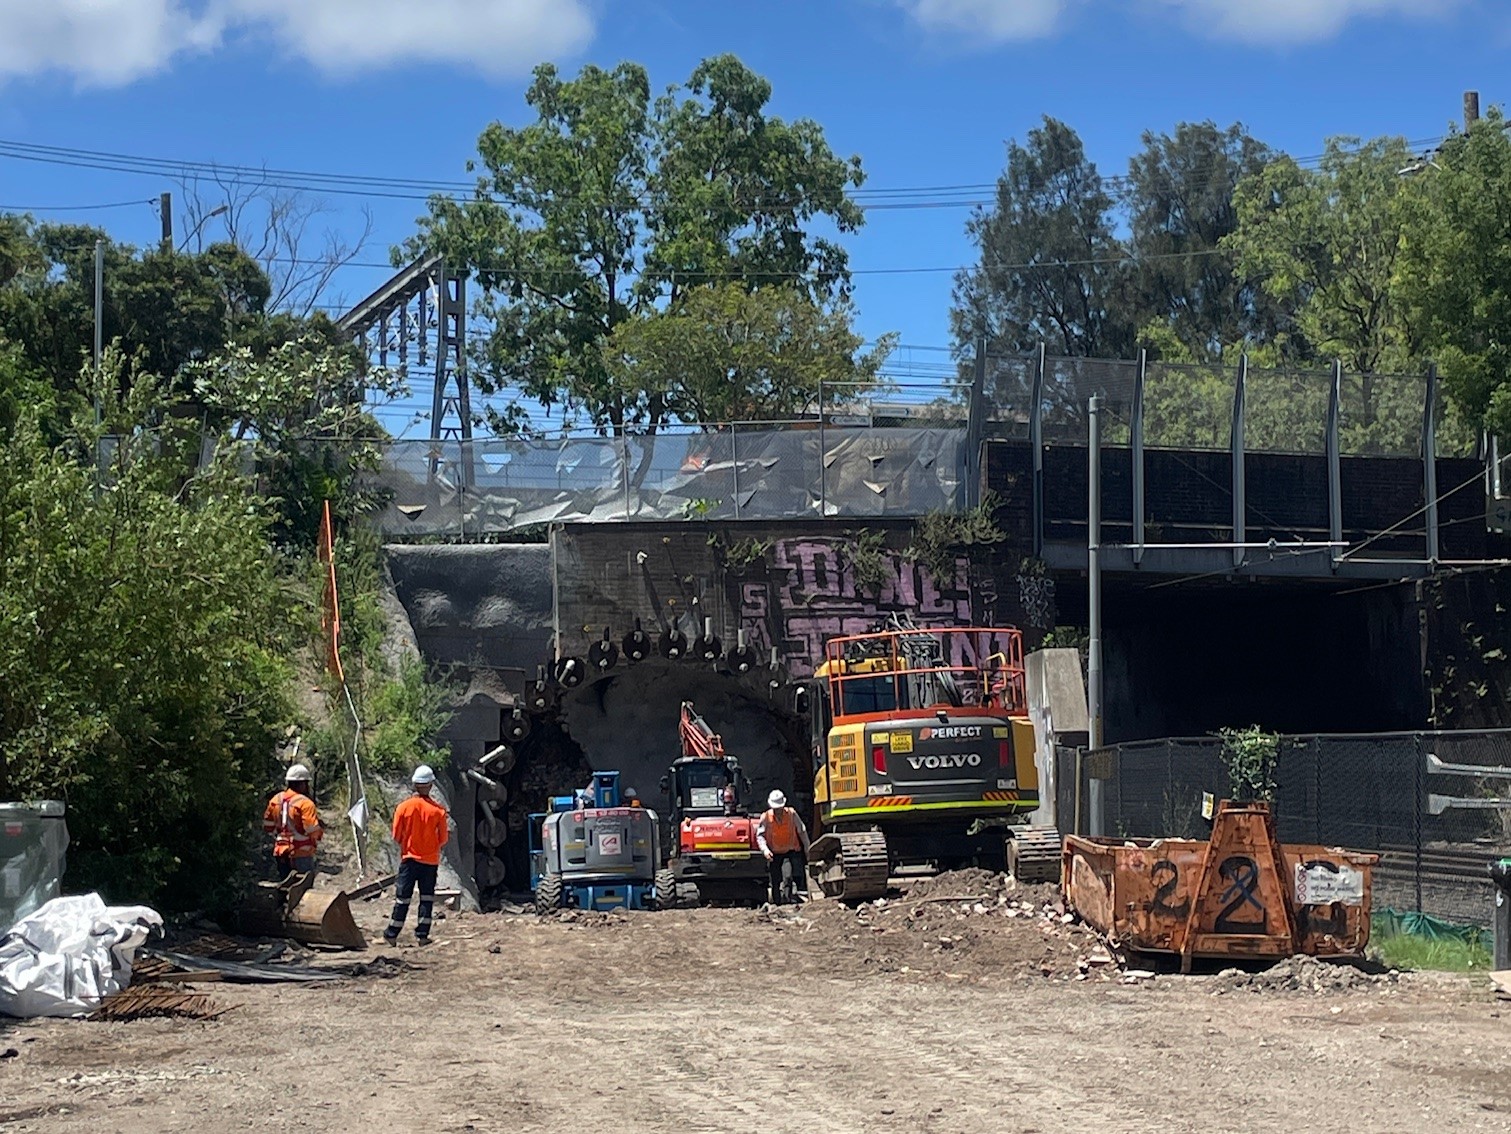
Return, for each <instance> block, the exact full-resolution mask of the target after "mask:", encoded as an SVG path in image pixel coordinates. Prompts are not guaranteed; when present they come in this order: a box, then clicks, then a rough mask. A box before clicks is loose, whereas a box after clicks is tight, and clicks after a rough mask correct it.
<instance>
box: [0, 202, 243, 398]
mask: <svg viewBox="0 0 1511 1134" xmlns="http://www.w3.org/2000/svg"><path fill="white" fill-rule="evenodd" d="M97 239H104V240H105V249H104V252H105V265H104V266H105V271H104V279H105V294H104V300H105V302H104V310H103V316H104V320H103V328H102V330H103V337H104V341H105V342H106V343H112V342H114V343H117V344H119V346H120V347H121V349H122V350H123V351H125V352H126V353H127V354H128V355H129V356H131V358H132V359H133V360H134V363H135V365H136V366H139V367H140V368H141V369H142V370H143V371H144V372H146V373H149V374H156V375H162V376H164V377H167V378H169V379H174V378H176V377H177V376H178V375H180V373H181V372H182V371H183V369H184V368H185V367H186V366H187V365H189V364H190V363H192V362H195V361H198V360H203V359H205V358H208V357H209V356H210V355H211V354H213V353H214V352H215V351H217V350H219V349H220V348H221V347H223V346H224V345H225V344H226V342H227V341H228V340H229V339H231V338H233V337H235V336H236V335H238V334H247V335H249V336H258V335H263V336H265V334H266V332H265V329H264V328H265V326H266V324H267V321H268V313H267V311H266V306H265V305H266V302H267V298H268V283H267V278H266V277H265V276H264V275H263V274H262V270H261V269H260V268H259V267H258V266H257V264H256V263H255V262H254V261H252V260H251V259H250V258H249V257H248V256H246V254H245V253H243V252H241V251H240V250H239V249H237V248H236V247H235V246H233V245H229V244H213V245H211V246H210V247H208V248H207V249H205V250H204V251H203V252H202V253H198V254H196V255H192V256H189V255H183V254H180V253H177V252H165V251H162V250H159V249H150V250H148V251H146V252H142V253H138V252H137V250H136V249H134V248H132V247H131V246H130V245H125V244H118V243H116V242H114V241H111V240H109V239H108V238H107V237H106V234H105V233H104V232H103V231H102V230H100V229H95V228H89V227H85V226H79V225H35V224H33V223H32V222H31V221H30V220H29V218H26V217H18V216H14V215H10V216H6V217H4V218H0V338H3V339H5V340H8V341H9V342H10V343H11V344H12V345H13V347H14V348H15V349H16V350H17V351H19V355H20V360H21V361H20V363H19V371H20V374H19V377H18V380H22V379H24V380H26V381H29V382H31V381H35V380H38V379H42V380H45V381H47V382H49V383H50V384H51V385H52V386H53V388H54V390H55V391H56V397H57V403H58V412H59V414H60V415H62V418H66V416H67V414H68V413H69V412H71V410H72V409H74V408H77V407H79V406H80V405H82V404H84V403H85V401H87V399H85V398H84V394H83V390H82V387H81V382H80V377H79V376H80V373H81V370H80V365H81V363H82V362H84V361H85V360H86V359H88V358H89V357H90V356H91V354H92V351H93V342H94V248H95V241H96V240H97ZM62 418H60V419H59V421H58V422H57V424H61V420H62Z"/></svg>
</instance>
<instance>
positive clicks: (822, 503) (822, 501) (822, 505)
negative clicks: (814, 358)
mask: <svg viewBox="0 0 1511 1134" xmlns="http://www.w3.org/2000/svg"><path fill="white" fill-rule="evenodd" d="M824 457H825V449H824V380H823V379H822V378H820V379H819V380H818V514H819V517H820V518H822V517H824V516H827V515H828V514H829V494H828V492H827V488H828V483H827V479H828V478H827V473H828V468H827V467H826V465H825V462H824Z"/></svg>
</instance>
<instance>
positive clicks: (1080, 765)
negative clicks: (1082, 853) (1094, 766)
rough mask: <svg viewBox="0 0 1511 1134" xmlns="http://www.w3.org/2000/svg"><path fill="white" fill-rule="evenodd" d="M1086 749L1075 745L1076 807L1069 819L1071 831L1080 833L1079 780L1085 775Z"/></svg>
mask: <svg viewBox="0 0 1511 1134" xmlns="http://www.w3.org/2000/svg"><path fill="white" fill-rule="evenodd" d="M1085 769H1086V749H1085V748H1082V747H1081V746H1079V745H1077V746H1076V809H1075V817H1074V818H1073V820H1072V821H1071V825H1072V833H1073V834H1077V835H1079V834H1080V833H1081V781H1082V779H1083V778H1084V777H1085Z"/></svg>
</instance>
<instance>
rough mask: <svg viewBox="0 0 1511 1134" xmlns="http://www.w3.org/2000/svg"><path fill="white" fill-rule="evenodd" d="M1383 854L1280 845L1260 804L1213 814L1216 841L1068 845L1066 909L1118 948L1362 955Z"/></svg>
mask: <svg viewBox="0 0 1511 1134" xmlns="http://www.w3.org/2000/svg"><path fill="white" fill-rule="evenodd" d="M1379 860H1380V856H1379V855H1375V854H1360V853H1357V852H1354V851H1346V850H1342V849H1340V848H1337V847H1320V846H1303V845H1297V844H1281V843H1280V842H1279V840H1278V839H1276V837H1275V823H1274V819H1273V817H1272V816H1271V815H1270V809H1269V806H1268V805H1267V804H1263V803H1232V802H1230V801H1228V800H1223V801H1222V803H1221V804H1219V805H1218V809H1217V815H1216V817H1215V819H1214V820H1213V823H1212V837H1211V838H1210V839H1207V840H1205V841H1203V840H1199V839H1124V840H1115V839H1091V838H1085V837H1082V836H1079V835H1070V836H1067V837H1066V839H1065V861H1064V870H1063V872H1062V874H1061V879H1062V882H1061V886H1062V887H1063V890H1064V894H1065V901H1066V904H1067V905H1068V906H1069V907H1070V908H1071V909H1073V910H1075V912H1076V913H1077V914H1078V915H1080V917H1081V919H1082V920H1083V921H1085V922H1086V923H1087V924H1088V925H1091V926H1092V927H1094V928H1095V929H1097V930H1098V931H1099V932H1100V933H1102V934H1104V935H1105V936H1106V937H1107V938H1108V939H1109V940H1110V941H1112V942H1113V943H1114V944H1116V945H1119V946H1121V947H1123V948H1126V949H1129V950H1131V951H1134V952H1140V953H1170V954H1174V955H1176V956H1178V957H1180V959H1181V971H1182V972H1190V971H1191V962H1192V961H1193V960H1195V959H1196V958H1198V957H1201V958H1218V959H1231V960H1264V959H1273V958H1278V957H1287V956H1290V955H1292V954H1294V953H1307V954H1310V955H1312V956H1315V957H1356V956H1360V955H1361V954H1362V953H1363V952H1364V947H1365V945H1367V944H1368V943H1369V909H1370V887H1371V883H1372V878H1373V867H1374V865H1375V863H1377V862H1378V861H1379Z"/></svg>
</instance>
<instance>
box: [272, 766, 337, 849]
mask: <svg viewBox="0 0 1511 1134" xmlns="http://www.w3.org/2000/svg"><path fill="white" fill-rule="evenodd" d="M311 778H312V777H311V776H310V770H309V769H308V768H307V767H305V766H304V765H303V764H290V765H289V768H288V771H286V772H284V773H283V784H284V788H283V790H282V791H281V792H279V793H278V794H277V795H275V796H273V798H272V799H270V800H268V805H267V808H266V809H265V810H264V811H263V813H262V829H263V831H264V832H265V833H267V834H269V835H272V836H273V863H274V865H275V866H276V867H277V868H278V873H279V874H280V875H282V876H283V877H288V875H289V874H290V873H299V874H308V873H309V872H310V871H312V870H314V869H315V848H316V846H317V845H318V844H319V842H320V838H321V836H322V835H324V834H325V828H324V827H323V826H321V824H320V812H319V811H317V810H316V809H315V801H314V798H313V796H314V792H313V791H311V790H310V780H311Z"/></svg>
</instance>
